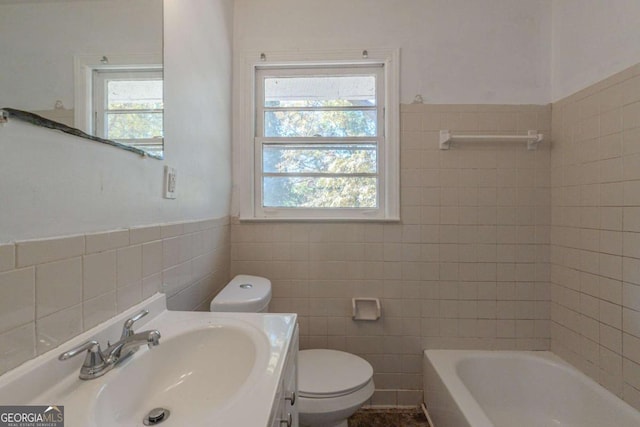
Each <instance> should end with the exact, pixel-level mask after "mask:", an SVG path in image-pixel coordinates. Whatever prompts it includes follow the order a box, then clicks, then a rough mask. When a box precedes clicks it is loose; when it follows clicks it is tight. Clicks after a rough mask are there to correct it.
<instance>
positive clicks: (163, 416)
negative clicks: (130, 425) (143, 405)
mask: <svg viewBox="0 0 640 427" xmlns="http://www.w3.org/2000/svg"><path fill="white" fill-rule="evenodd" d="M169 415H171V412H170V411H169V410H168V409H165V408H153V409H152V410H150V411H149V413H148V414H147V416H146V417H144V419H143V420H142V422H143V423H144V425H146V426H155V425H156V424H160V423H161V422H163V421H166V420H167V418H169Z"/></svg>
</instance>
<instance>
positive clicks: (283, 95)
mask: <svg viewBox="0 0 640 427" xmlns="http://www.w3.org/2000/svg"><path fill="white" fill-rule="evenodd" d="M264 105H265V107H336V106H340V107H343V106H349V105H356V106H372V105H376V78H375V76H371V75H370V76H333V77H269V78H265V79H264Z"/></svg>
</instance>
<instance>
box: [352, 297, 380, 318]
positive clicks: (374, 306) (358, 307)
mask: <svg viewBox="0 0 640 427" xmlns="http://www.w3.org/2000/svg"><path fill="white" fill-rule="evenodd" d="M351 306H352V308H353V320H378V319H379V318H380V300H379V299H378V298H352V299H351Z"/></svg>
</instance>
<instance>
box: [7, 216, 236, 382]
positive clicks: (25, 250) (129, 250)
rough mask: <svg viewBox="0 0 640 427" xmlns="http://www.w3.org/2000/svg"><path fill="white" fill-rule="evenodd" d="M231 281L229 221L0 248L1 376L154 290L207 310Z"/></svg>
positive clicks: (179, 304) (176, 304)
mask: <svg viewBox="0 0 640 427" xmlns="http://www.w3.org/2000/svg"><path fill="white" fill-rule="evenodd" d="M228 278H229V220H228V218H227V217H224V218H219V219H211V220H204V221H195V222H184V223H174V224H165V225H157V226H149V227H141V228H132V229H122V230H115V231H110V232H103V233H97V234H86V235H76V236H65V237H60V238H53V239H46V240H30V241H20V242H16V243H15V244H14V243H12V244H6V245H0V374H2V373H3V372H5V371H7V370H9V369H11V368H13V367H15V366H17V365H19V364H20V363H22V362H24V361H25V360H28V359H31V358H33V357H35V356H36V355H40V354H42V353H44V352H46V351H48V350H51V349H53V348H55V347H57V346H58V345H60V344H62V343H63V342H65V341H67V340H68V339H70V338H72V337H74V336H76V335H78V334H80V333H81V332H83V331H86V330H88V329H91V328H92V327H94V326H96V325H97V324H98V323H100V322H103V321H105V320H108V319H109V318H111V317H113V316H115V315H116V314H117V313H120V312H122V311H124V310H126V309H127V308H129V307H131V306H132V305H135V304H137V303H138V302H140V301H142V300H143V299H144V298H147V297H149V296H151V295H153V294H154V293H156V292H159V291H160V292H164V293H166V294H167V304H168V306H169V309H174V310H208V309H209V301H210V300H211V298H212V296H213V295H214V294H215V293H216V292H218V291H219V290H220V289H221V288H222V287H223V286H224V285H225V284H226V283H227V281H228ZM114 338H115V337H114Z"/></svg>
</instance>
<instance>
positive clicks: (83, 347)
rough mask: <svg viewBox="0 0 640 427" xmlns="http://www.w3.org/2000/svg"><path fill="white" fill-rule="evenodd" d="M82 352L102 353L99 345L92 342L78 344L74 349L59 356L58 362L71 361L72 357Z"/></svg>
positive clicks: (96, 342)
mask: <svg viewBox="0 0 640 427" xmlns="http://www.w3.org/2000/svg"><path fill="white" fill-rule="evenodd" d="M84 351H88V352H89V353H102V351H100V343H98V341H95V340H93V341H87V342H85V343H83V344H80V345H79V346H77V347H74V348H72V349H71V350H69V351H65V352H64V353H62V354H61V355H60V356H58V360H67V359H71V358H72V357H74V356H77V355H78V354H80V353H82V352H84Z"/></svg>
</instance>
